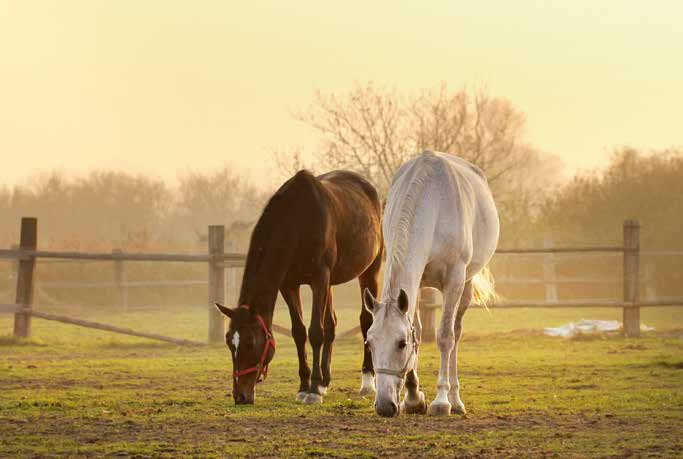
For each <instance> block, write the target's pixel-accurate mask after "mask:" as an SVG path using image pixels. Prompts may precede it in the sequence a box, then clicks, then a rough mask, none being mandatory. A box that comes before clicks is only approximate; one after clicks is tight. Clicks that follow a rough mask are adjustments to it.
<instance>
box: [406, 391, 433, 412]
mask: <svg viewBox="0 0 683 459" xmlns="http://www.w3.org/2000/svg"><path fill="white" fill-rule="evenodd" d="M426 412H427V402H426V401H425V394H424V392H422V391H420V392H418V393H417V400H410V399H409V398H408V396H407V395H406V397H405V398H404V399H403V402H401V413H406V414H425V413H426Z"/></svg>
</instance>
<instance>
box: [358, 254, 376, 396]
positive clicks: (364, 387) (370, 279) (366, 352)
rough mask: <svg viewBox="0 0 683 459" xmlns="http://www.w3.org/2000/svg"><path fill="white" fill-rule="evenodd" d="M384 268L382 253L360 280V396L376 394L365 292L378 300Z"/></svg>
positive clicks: (369, 321)
mask: <svg viewBox="0 0 683 459" xmlns="http://www.w3.org/2000/svg"><path fill="white" fill-rule="evenodd" d="M381 266H382V252H381V251H380V253H379V254H378V255H377V258H375V261H374V262H373V263H372V264H371V265H370V267H369V268H368V269H367V270H366V271H365V272H364V273H363V274H361V275H360V277H359V278H358V280H359V283H360V298H361V300H360V330H361V333H362V334H363V366H362V367H361V385H360V395H370V394H374V393H375V370H374V368H373V367H372V355H371V354H370V347H369V346H368V345H367V339H368V330H369V329H370V327H371V326H372V314H370V313H369V312H368V311H367V310H366V309H365V306H364V305H363V292H365V289H366V288H367V289H368V290H370V293H372V296H373V297H375V298H377V293H378V290H379V283H378V280H377V278H378V277H379V269H380V267H381Z"/></svg>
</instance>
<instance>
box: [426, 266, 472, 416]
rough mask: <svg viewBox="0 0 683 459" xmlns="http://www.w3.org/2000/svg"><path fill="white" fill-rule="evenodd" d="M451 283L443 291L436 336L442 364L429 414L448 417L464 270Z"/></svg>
mask: <svg viewBox="0 0 683 459" xmlns="http://www.w3.org/2000/svg"><path fill="white" fill-rule="evenodd" d="M451 279H452V282H450V283H449V284H448V285H447V286H446V288H444V290H443V299H444V304H443V315H442V316H441V323H440V324H439V330H438V332H437V334H436V341H437V345H438V346H439V353H440V354H441V362H440V366H439V377H438V379H437V381H436V398H435V399H434V401H433V402H432V403H431V405H429V414H431V415H448V414H450V413H451V403H450V402H449V400H448V392H449V391H450V388H451V385H450V381H449V366H450V360H451V358H450V357H451V351H452V350H453V347H454V346H455V334H454V333H453V326H454V322H455V314H456V312H457V310H458V304H459V303H460V297H461V296H462V292H463V289H464V287H465V279H464V269H462V270H460V272H459V273H458V274H457V275H455V276H452V278H451Z"/></svg>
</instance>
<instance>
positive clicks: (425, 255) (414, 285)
mask: <svg viewBox="0 0 683 459" xmlns="http://www.w3.org/2000/svg"><path fill="white" fill-rule="evenodd" d="M427 242H428V241H427V240H425V239H424V236H421V235H420V234H414V233H413V234H411V235H410V236H409V239H408V250H407V252H406V254H405V255H404V256H403V257H401V259H400V260H399V259H395V258H394V257H393V256H392V255H393V254H392V253H391V248H390V247H389V248H388V250H387V260H388V263H387V267H386V271H385V272H386V274H385V276H384V286H383V290H382V299H383V300H387V299H394V300H395V299H396V298H398V294H399V291H400V289H403V290H405V292H406V293H407V294H408V299H409V304H410V309H409V310H408V317H413V315H414V313H415V307H416V305H417V297H418V294H419V292H420V284H421V282H422V275H423V274H424V270H425V266H426V265H427V262H428V259H429V252H430V248H431V246H430V244H428V243H427Z"/></svg>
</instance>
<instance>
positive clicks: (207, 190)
mask: <svg viewBox="0 0 683 459" xmlns="http://www.w3.org/2000/svg"><path fill="white" fill-rule="evenodd" d="M177 196H178V197H177V202H176V206H175V209H174V214H173V215H172V216H171V218H170V219H169V220H170V221H169V223H170V224H173V225H175V227H176V228H184V229H185V230H186V231H189V232H190V233H191V234H193V236H192V237H193V238H195V239H201V238H202V236H203V234H204V233H205V232H206V227H207V225H211V224H224V225H230V224H231V223H233V222H235V221H252V220H255V219H256V217H257V216H258V214H259V212H260V211H261V208H262V206H263V204H264V203H265V201H266V198H267V195H266V193H265V192H264V191H261V190H259V189H258V188H256V187H255V186H253V185H251V184H250V183H248V182H247V181H245V180H244V179H243V178H241V177H240V176H239V175H237V174H236V173H235V172H234V171H233V170H231V169H230V168H228V167H225V168H223V169H221V170H219V171H216V172H214V173H208V174H202V173H198V172H191V173H188V174H186V175H184V176H182V177H180V186H179V189H178V195H177ZM181 236H182V235H181ZM184 236H185V237H186V238H187V236H189V234H185V235H184Z"/></svg>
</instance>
